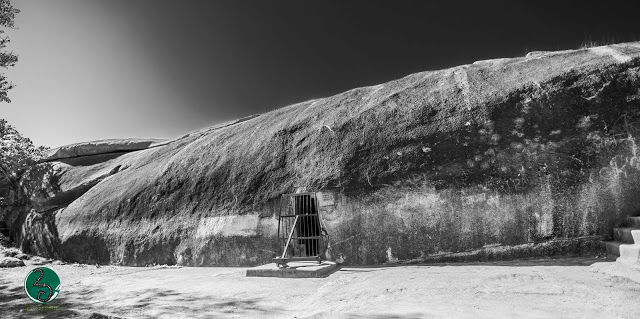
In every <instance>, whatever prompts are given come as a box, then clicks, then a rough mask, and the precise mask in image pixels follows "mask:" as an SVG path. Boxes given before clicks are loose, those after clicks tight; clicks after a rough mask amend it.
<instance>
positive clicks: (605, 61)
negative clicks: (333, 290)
mask: <svg viewBox="0 0 640 319" xmlns="http://www.w3.org/2000/svg"><path fill="white" fill-rule="evenodd" d="M639 120H640V43H626V44H618V45H610V46H604V47H596V48H589V49H581V50H572V51H562V52H538V53H535V54H531V55H528V56H527V57H519V58H512V59H496V60H488V61H479V62H475V63H473V64H469V65H463V66H459V67H454V68H450V69H445V70H439V71H428V72H421V73H416V74H412V75H409V76H406V77H404V78H402V79H398V80H395V81H391V82H388V83H384V84H381V85H376V86H371V87H363V88H357V89H353V90H350V91H347V92H344V93H341V94H338V95H335V96H331V97H327V98H322V99H316V100H311V101H307V102H303V103H299V104H295V105H290V106H287V107H283V108H280V109H277V110H275V111H272V112H269V113H266V114H261V115H259V116H254V117H249V118H246V119H243V120H240V121H237V122H233V123H230V124H227V125H223V126H218V127H213V128H210V129H207V130H202V131H199V132H194V133H192V134H189V135H186V136H184V137H182V138H178V139H175V140H172V141H169V142H166V143H165V144H164V145H162V146H158V147H151V148H144V147H141V149H138V147H132V148H131V149H126V150H124V151H126V152H124V151H123V152H121V153H118V154H117V156H115V155H113V153H110V155H109V156H107V157H105V158H103V159H102V160H100V161H92V162H88V163H87V162H84V163H82V162H81V163H76V162H73V161H69V159H70V158H73V157H74V156H78V155H81V154H84V149H83V148H82V147H70V148H67V149H66V150H65V149H63V150H58V152H57V153H56V154H57V155H55V154H54V156H53V157H50V160H51V162H49V163H43V164H41V165H42V166H47V167H48V168H47V169H42V170H41V171H45V172H47V173H46V174H43V175H42V178H44V180H45V182H46V183H45V185H46V187H44V188H38V189H36V190H34V191H33V193H32V202H33V203H34V204H33V208H34V209H31V210H30V209H29V208H31V207H26V208H24V209H23V210H21V211H20V213H14V214H13V215H12V216H11V217H10V218H9V219H10V220H9V221H8V223H9V224H10V225H13V228H14V229H19V234H18V235H16V239H17V240H18V242H19V243H20V245H21V248H22V249H23V250H24V251H25V252H30V253H39V254H43V255H46V256H49V257H55V258H62V259H64V260H69V261H79V262H89V263H115V264H124V265H146V264H152V263H158V264H175V263H177V264H182V265H249V264H258V263H260V262H264V261H267V260H270V258H272V257H273V256H274V255H276V254H277V253H278V252H277V250H278V245H277V243H276V241H275V232H276V226H277V218H276V217H277V215H276V211H277V206H276V200H277V199H278V198H279V196H280V195H281V194H284V193H290V192H292V191H293V190H294V189H295V188H297V187H306V188H308V189H314V190H323V191H326V192H332V193H333V194H334V195H335V197H336V205H335V207H333V208H331V209H330V210H329V211H328V212H327V213H326V214H325V216H324V219H325V220H326V224H327V227H328V228H329V229H328V230H329V234H330V236H331V239H330V243H331V248H330V252H329V253H330V254H331V256H332V257H333V258H334V259H340V260H344V261H345V262H347V263H353V264H359V263H360V264H361V263H381V262H385V261H387V258H390V257H389V256H393V258H394V259H396V258H397V259H401V260H406V259H412V258H416V257H419V256H424V255H429V254H433V253H438V252H456V251H464V250H472V249H476V248H479V247H482V246H485V245H489V244H506V245H517V244H525V243H529V242H542V241H545V240H549V239H552V238H577V237H581V236H592V235H598V236H602V237H607V236H610V235H611V228H612V225H614V224H615V223H616V222H617V221H618V220H620V219H621V218H623V217H625V216H627V215H632V214H635V213H636V212H638V211H639V210H640V200H638V199H637V194H638V193H639V191H640V174H639V173H640V158H639V157H638V149H637V145H636V138H637V137H638V135H639V134H640V133H639V132H640V131H638V128H639V126H638V123H639V122H638V121H639ZM145 143H146V142H145ZM143 144H144V143H143ZM96 145H101V144H99V143H97V144H96ZM100 147H102V146H99V147H98V146H95V148H94V149H98V148H100ZM142 148H144V149H142ZM104 149H105V150H113V149H112V148H109V147H105V148H104ZM118 150H120V149H118ZM92 155H98V154H96V153H94V154H92ZM65 157H66V158H67V159H66V160H62V158H65ZM32 179H34V178H33V177H32ZM35 180H38V179H35ZM38 181H40V180H38ZM36 184H39V185H41V184H43V183H41V182H39V183H36Z"/></svg>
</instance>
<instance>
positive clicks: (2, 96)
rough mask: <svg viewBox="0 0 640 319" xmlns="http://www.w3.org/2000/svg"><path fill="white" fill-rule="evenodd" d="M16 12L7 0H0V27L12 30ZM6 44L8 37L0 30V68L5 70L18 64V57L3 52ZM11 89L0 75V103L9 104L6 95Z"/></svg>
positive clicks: (9, 83) (8, 52)
mask: <svg viewBox="0 0 640 319" xmlns="http://www.w3.org/2000/svg"><path fill="white" fill-rule="evenodd" d="M18 12H19V10H18V9H16V8H14V7H13V6H12V5H11V2H10V1H9V0H0V26H3V27H6V28H13V20H14V18H15V15H16V14H17V13H18ZM8 44H9V37H8V36H7V35H6V34H5V30H0V67H2V68H5V69H6V68H8V67H11V66H14V65H15V63H16V62H18V57H17V56H16V55H15V54H14V53H13V52H10V51H6V50H5V49H6V48H7V45H8ZM12 88H13V84H12V83H11V82H9V81H8V80H7V77H6V76H5V75H4V74H0V101H2V102H11V100H10V99H9V96H8V95H7V93H8V91H9V90H10V89H12Z"/></svg>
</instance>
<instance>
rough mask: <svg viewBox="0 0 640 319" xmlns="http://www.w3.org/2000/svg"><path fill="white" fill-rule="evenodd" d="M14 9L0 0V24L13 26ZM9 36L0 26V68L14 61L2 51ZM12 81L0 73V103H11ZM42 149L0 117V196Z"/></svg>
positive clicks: (15, 184) (15, 185) (14, 186)
mask: <svg viewBox="0 0 640 319" xmlns="http://www.w3.org/2000/svg"><path fill="white" fill-rule="evenodd" d="M18 12H19V11H18V9H16V8H14V7H13V5H11V2H10V1H9V0H0V26H1V27H4V28H13V26H14V25H13V21H14V19H15V16H16V14H17V13H18ZM8 44H9V37H8V36H7V35H6V34H5V30H4V29H0V67H1V68H4V69H6V68H8V67H11V66H13V65H15V63H16V62H17V61H18V57H17V56H16V55H15V54H14V53H13V52H9V51H6V48H7V45H8ZM11 88H13V84H11V82H9V81H8V80H7V77H6V76H5V74H4V73H3V74H0V102H11V100H10V99H9V97H8V92H9V90H10V89H11ZM45 151H46V148H44V147H35V146H34V145H33V142H31V140H30V139H28V138H26V137H23V136H22V135H21V134H20V132H18V131H17V130H16V129H15V128H14V127H13V126H11V125H9V123H7V121H6V120H4V119H0V197H2V195H4V193H8V192H7V190H13V191H17V190H19V186H18V181H19V179H20V177H21V175H22V174H23V173H24V171H25V170H26V169H27V168H28V167H30V166H31V165H33V164H34V163H35V162H36V161H37V160H38V159H40V158H42V157H43V156H44V154H45Z"/></svg>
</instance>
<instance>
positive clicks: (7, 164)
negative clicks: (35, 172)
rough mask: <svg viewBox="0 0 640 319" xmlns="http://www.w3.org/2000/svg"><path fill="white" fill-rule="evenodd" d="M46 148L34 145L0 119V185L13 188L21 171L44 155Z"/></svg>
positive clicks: (15, 186)
mask: <svg viewBox="0 0 640 319" xmlns="http://www.w3.org/2000/svg"><path fill="white" fill-rule="evenodd" d="M46 151H47V148H46V147H44V146H40V147H36V146H35V145H33V142H32V141H31V140H30V139H28V138H26V137H24V136H22V135H21V134H20V132H18V131H17V130H16V129H15V128H14V127H13V126H11V125H10V124H9V123H8V122H7V121H6V120H4V119H0V187H2V184H8V185H7V186H9V187H10V188H13V189H14V190H15V189H16V188H17V181H18V180H19V179H20V176H21V175H22V174H23V172H24V171H25V170H26V169H27V168H28V167H30V166H32V165H33V164H34V163H35V162H36V161H38V160H39V159H41V158H42V157H44V156H45V153H46Z"/></svg>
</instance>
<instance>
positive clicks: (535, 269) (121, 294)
mask: <svg viewBox="0 0 640 319" xmlns="http://www.w3.org/2000/svg"><path fill="white" fill-rule="evenodd" d="M596 261H597V260H594V259H560V260H535V261H516V262H501V263H477V264H450V265H420V266H396V267H344V268H342V269H341V270H340V271H338V272H336V273H334V274H333V275H331V276H329V277H328V278H318V279H282V278H253V277H245V276H244V273H245V270H246V269H247V268H213V267H207V268H201V267H199V268H187V267H184V268H175V267H144V268H135V267H119V266H102V267H96V266H91V265H78V264H74V265H49V267H51V268H53V269H54V270H55V271H56V272H57V273H58V274H59V276H60V277H61V280H62V289H61V293H60V295H59V296H58V298H57V299H56V300H54V301H53V302H51V303H50V304H48V307H37V306H35V304H34V303H32V302H31V301H29V300H28V299H27V297H26V296H25V294H24V291H23V288H22V284H23V280H24V277H25V275H26V274H27V272H28V271H29V270H30V269H31V268H33V267H34V266H26V267H18V268H8V269H0V317H2V318H16V317H17V318H21V317H23V318H32V317H36V318H68V317H80V318H82V317H85V318H86V317H89V316H90V315H91V314H92V313H100V314H104V315H111V316H118V317H123V318H156V317H159V318H218V317H221V318H227V317H229V318H640V270H634V269H630V268H627V267H623V266H621V265H619V264H617V263H609V262H596Z"/></svg>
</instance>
